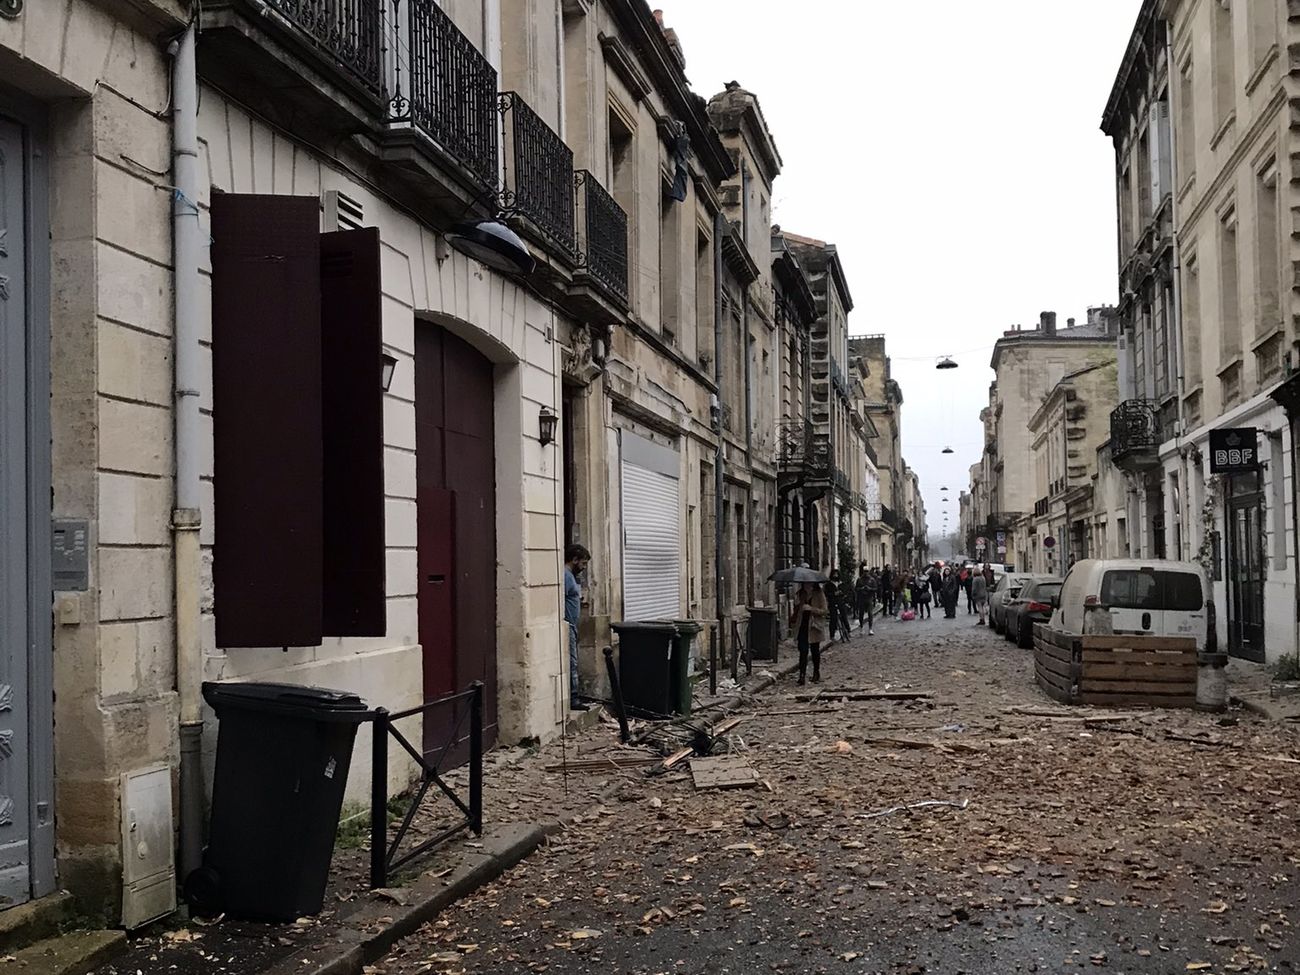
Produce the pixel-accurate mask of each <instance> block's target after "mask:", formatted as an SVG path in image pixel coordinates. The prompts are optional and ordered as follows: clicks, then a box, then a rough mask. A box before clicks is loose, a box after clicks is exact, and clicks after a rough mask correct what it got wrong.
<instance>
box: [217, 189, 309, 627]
mask: <svg viewBox="0 0 1300 975" xmlns="http://www.w3.org/2000/svg"><path fill="white" fill-rule="evenodd" d="M320 303H321V294H320V214H319V202H318V201H317V199H316V198H315V197H296V196H242V195H234V194H218V195H215V196H213V198H212V380H213V414H214V416H213V440H214V455H215V456H214V464H215V468H216V482H215V503H216V512H215V522H216V523H215V526H214V527H215V529H216V551H215V552H214V561H213V585H214V588H215V603H216V617H217V618H216V624H217V645H218V646H221V647H289V646H316V645H318V644H319V643H320V642H321V636H322V631H321V619H322V614H321V593H322V587H321V557H322V544H323V543H322V524H323V517H322V500H321V473H322V452H323V448H322V437H321V415H322V411H321V340H320V334H321V330H320V307H321V304H320Z"/></svg>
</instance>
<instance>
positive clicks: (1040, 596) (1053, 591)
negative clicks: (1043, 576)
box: [1027, 582, 1061, 603]
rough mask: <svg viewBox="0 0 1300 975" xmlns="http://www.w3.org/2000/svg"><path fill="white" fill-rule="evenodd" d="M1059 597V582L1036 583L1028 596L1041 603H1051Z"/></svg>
mask: <svg viewBox="0 0 1300 975" xmlns="http://www.w3.org/2000/svg"><path fill="white" fill-rule="evenodd" d="M1059 595H1061V583H1059V582H1036V583H1034V585H1033V586H1032V587H1030V589H1029V592H1028V594H1027V596H1028V598H1030V599H1033V600H1036V601H1037V602H1040V603H1046V602H1049V601H1050V600H1051V599H1053V598H1054V597H1056V596H1059Z"/></svg>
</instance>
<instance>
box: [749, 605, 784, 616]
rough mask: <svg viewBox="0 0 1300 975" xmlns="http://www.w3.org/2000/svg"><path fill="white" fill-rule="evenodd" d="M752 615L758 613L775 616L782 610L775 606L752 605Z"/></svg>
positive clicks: (750, 610)
mask: <svg viewBox="0 0 1300 975" xmlns="http://www.w3.org/2000/svg"><path fill="white" fill-rule="evenodd" d="M749 612H750V615H751V616H752V615H754V614H755V613H757V614H758V615H759V616H775V615H776V614H777V613H778V612H780V610H778V609H777V608H776V607H775V606H751V607H749Z"/></svg>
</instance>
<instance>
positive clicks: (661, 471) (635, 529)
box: [621, 430, 682, 620]
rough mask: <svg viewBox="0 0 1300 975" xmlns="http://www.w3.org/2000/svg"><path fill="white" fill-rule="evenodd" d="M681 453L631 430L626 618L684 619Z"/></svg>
mask: <svg viewBox="0 0 1300 975" xmlns="http://www.w3.org/2000/svg"><path fill="white" fill-rule="evenodd" d="M680 470H681V467H680V461H679V455H678V453H677V451H675V450H672V449H671V448H669V447H664V446H662V445H660V444H656V443H653V442H652V441H650V440H647V439H645V438H644V437H639V436H637V435H636V434H633V433H629V432H627V431H626V430H625V431H623V433H622V438H621V474H622V483H623V618H624V619H626V620H656V619H659V620H662V619H676V618H678V617H679V616H680V615H681V581H680V578H681V565H682V532H681V495H680V484H681V481H680Z"/></svg>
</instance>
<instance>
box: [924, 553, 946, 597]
mask: <svg viewBox="0 0 1300 975" xmlns="http://www.w3.org/2000/svg"><path fill="white" fill-rule="evenodd" d="M927 579H928V581H929V583H930V594H931V595H932V596H933V597H934V604H935V605H936V606H938V605H939V604H940V602H941V600H940V598H939V590H941V589H942V588H943V573H942V572H940V571H939V563H938V562H936V563H934V565H932V566H930V571H929V572H928V573H927Z"/></svg>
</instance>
